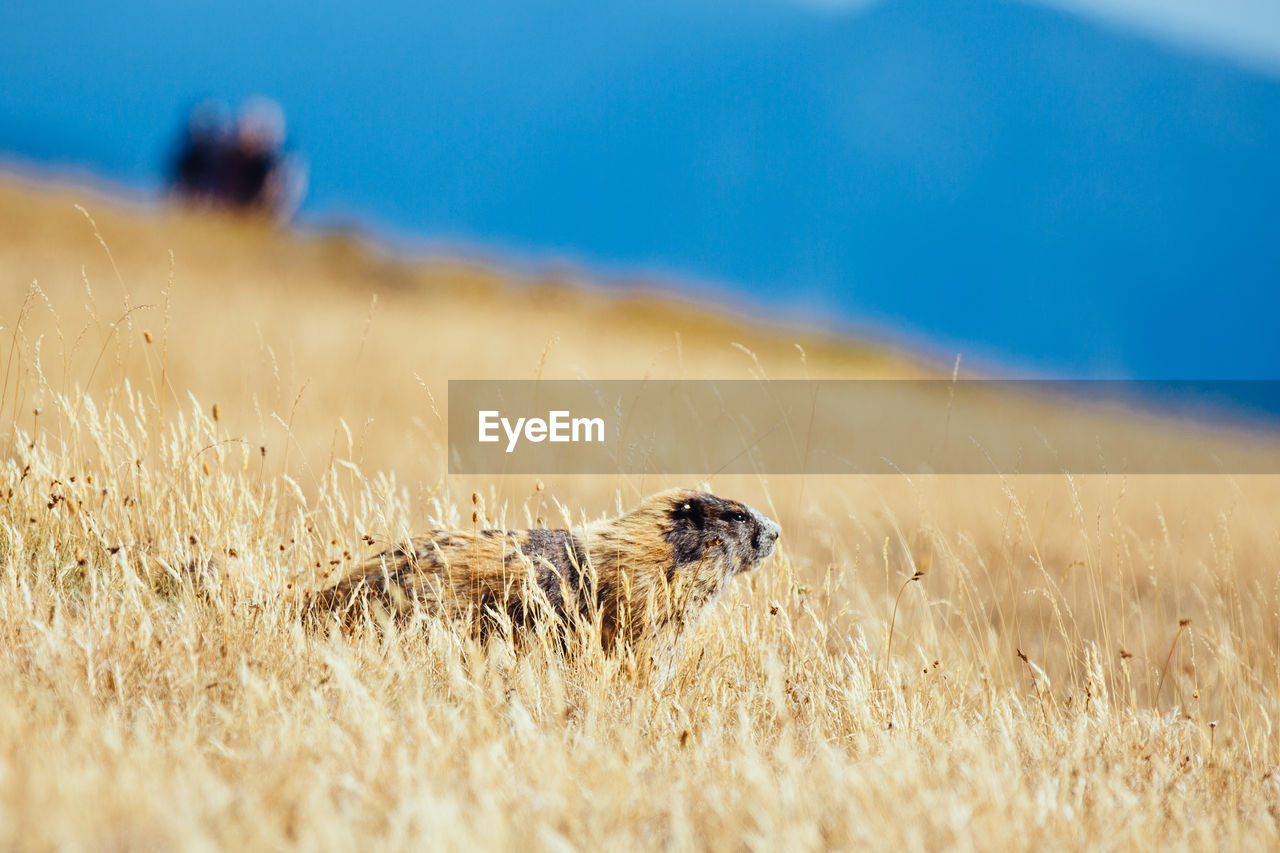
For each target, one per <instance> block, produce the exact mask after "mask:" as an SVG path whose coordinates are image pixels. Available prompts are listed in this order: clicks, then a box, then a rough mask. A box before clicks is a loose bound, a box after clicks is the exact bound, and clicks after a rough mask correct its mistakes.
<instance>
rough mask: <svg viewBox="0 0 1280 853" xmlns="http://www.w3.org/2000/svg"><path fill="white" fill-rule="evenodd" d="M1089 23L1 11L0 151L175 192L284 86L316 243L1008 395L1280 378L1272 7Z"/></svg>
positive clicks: (870, 10)
mask: <svg viewBox="0 0 1280 853" xmlns="http://www.w3.org/2000/svg"><path fill="white" fill-rule="evenodd" d="M1092 2H1093V0H1060V5H1055V6H1048V5H1042V4H1032V3H1019V2H1001V1H1000V0H949V2H947V3H943V4H938V3H931V2H925V0H881V2H877V3H872V4H869V5H868V4H860V5H859V6H858V7H857V8H831V7H825V8H815V7H814V6H812V5H808V4H802V3H792V2H782V1H781V0H754V1H753V2H751V1H749V2H744V3H739V4H734V5H732V6H730V5H728V4H724V3H721V2H718V0H690V1H689V2H683V3H676V2H669V1H668V0H664V1H663V2H654V3H650V4H643V5H641V4H634V3H627V2H621V1H620V0H593V2H585V0H573V2H557V3H552V2H547V0H527V2H524V3H520V4H509V3H499V2H494V0H480V2H477V3H472V4H466V5H448V6H439V7H434V6H423V5H422V4H407V3H380V4H379V3H374V4H367V5H366V6H363V7H361V8H360V9H359V11H358V12H357V11H353V10H352V8H351V7H350V6H349V5H348V4H339V3H336V2H331V0H330V1H329V2H326V0H320V2H313V3H305V4H304V3H301V2H284V3H278V4H270V5H264V4H256V3H249V2H245V0H229V2H225V3H221V4H218V5H217V6H216V7H211V8H209V9H205V10H200V9H197V8H195V7H189V6H186V5H185V4H183V5H174V4H161V3H156V2H144V1H143V0H122V2H120V3H116V4H112V6H111V8H110V9H107V8H105V7H103V6H102V5H101V4H91V3H71V4H63V5H62V6H60V7H57V8H54V7H52V6H45V5H37V4H33V3H25V2H24V3H17V4H8V5H5V6H3V7H2V8H0V45H2V48H3V56H4V57H5V59H4V61H3V62H4V64H3V66H0V152H9V154H10V156H12V157H16V158H18V159H20V160H21V161H23V162H26V163H35V164H38V165H39V166H40V167H41V168H43V169H46V170H53V171H59V170H63V171H65V170H75V171H77V172H78V173H81V174H88V175H91V176H94V177H95V178H97V179H106V180H110V181H114V182H119V183H122V184H125V185H128V186H131V187H135V188H137V191H139V192H154V191H155V190H156V189H157V188H158V187H159V186H160V183H161V181H162V178H163V172H164V163H165V158H166V156H167V154H168V147H169V145H170V143H171V141H172V137H173V135H174V133H175V132H176V129H177V127H178V124H179V122H180V120H181V118H182V113H183V110H184V109H186V108H187V106H189V105H190V104H191V103H192V102H193V101H194V99H196V98H198V97H201V96H205V95H215V96H219V97H223V98H226V99H228V100H230V101H233V102H235V101H238V100H240V99H243V98H245V97H248V96H250V95H253V94H257V93H265V94H269V95H271V96H273V97H276V98H277V99H279V100H280V101H281V103H282V104H283V105H284V106H285V108H286V110H287V111H288V114H289V118H290V123H291V130H292V134H291V135H292V139H293V142H294V144H295V145H296V147H297V149H298V150H299V151H300V152H302V153H303V154H305V156H306V157H307V159H308V160H309V162H310V164H311V174H312V184H311V192H310V195H309V197H308V200H307V204H306V207H305V208H304V210H303V216H302V220H303V222H304V224H307V225H308V226H310V227H321V226H332V225H334V224H335V223H344V222H345V223H355V224H358V225H360V226H362V227H366V228H369V229H371V230H373V231H375V232H377V233H381V234H383V235H386V236H388V237H391V236H395V237H397V238H401V239H409V240H411V241H414V242H420V243H422V244H426V245H445V246H452V247H457V246H461V247H467V248H468V250H472V251H478V252H484V253H493V254H497V255H500V256H502V257H504V258H519V259H523V260H524V261H526V262H529V263H534V264H537V263H561V262H562V261H566V260H567V261H569V262H571V263H573V264H576V265H579V266H582V267H585V268H587V269H589V270H593V271H599V272H601V273H602V274H604V275H605V277H607V278H611V279H620V280H629V279H635V278H644V279H646V280H653V281H658V282H661V283H663V284H664V285H665V286H667V287H669V288H672V289H675V290H680V291H691V290H692V291H696V292H699V293H703V294H712V295H715V296H716V297H717V298H721V299H726V300H729V301H731V302H733V303H734V305H735V307H736V308H737V309H738V310H741V311H744V312H747V313H752V312H756V313H761V314H768V315H769V316H789V317H794V318H799V319H802V320H805V321H808V322H818V323H822V324H825V325H829V326H831V327H833V328H838V329H852V330H858V331H864V332H870V333H872V334H874V335H876V336H879V337H883V338H887V339H890V340H897V341H905V342H908V343H909V344H910V345H912V346H920V347H923V348H925V349H926V350H927V351H928V352H930V353H932V354H934V355H935V356H937V357H938V358H939V360H940V361H944V362H948V363H949V362H950V361H951V360H952V359H954V357H955V355H956V354H957V353H959V354H963V355H964V357H965V359H966V362H967V363H985V364H988V365H994V366H997V367H999V368H1000V369H1001V371H1002V372H1004V373H1006V374H1012V375H1027V374H1036V375H1049V376H1071V377H1079V376H1102V377H1115V378H1130V377H1133V378H1183V379H1191V378H1277V374H1280V343H1278V342H1277V337H1278V336H1276V335H1275V333H1274V328H1273V326H1274V323H1273V318H1274V317H1275V316H1276V314H1277V311H1278V310H1280V294H1277V287H1276V284H1277V282H1280V248H1277V246H1280V221H1278V219H1277V204H1276V198H1277V197H1278V196H1280V162H1278V160H1280V158H1277V157H1276V156H1275V154H1276V152H1277V151H1278V150H1280V74H1275V73H1272V72H1271V71H1270V70H1268V69H1272V68H1280V64H1276V63H1274V62H1273V60H1274V57H1275V55H1276V53H1275V39H1274V36H1275V35H1276V31H1277V27H1276V26H1274V24H1275V18H1276V13H1275V12H1273V11H1272V10H1271V9H1269V8H1265V7H1262V6H1257V7H1256V8H1250V7H1251V4H1254V3H1255V2H1256V0H1227V4H1226V5H1223V4H1219V5H1218V6H1215V7H1212V8H1216V9H1219V10H1221V9H1226V10H1227V13H1224V14H1220V15H1219V17H1218V18H1217V19H1215V20H1217V23H1209V24H1206V23H1204V16H1205V15H1206V12H1205V10H1206V9H1210V8H1211V7H1209V6H1208V4H1202V3H1188V2H1186V0H1180V2H1179V0H1170V2H1169V3H1166V4H1159V6H1158V7H1157V6H1156V5H1155V4H1148V3H1147V0H1123V2H1122V4H1121V5H1122V6H1123V9H1124V10H1125V11H1119V12H1118V11H1115V9H1117V8H1120V6H1115V7H1112V6H1110V5H1109V6H1108V7H1107V8H1109V9H1112V11H1108V12H1106V13H1105V14H1103V13H1100V12H1098V11H1097V8H1098V7H1096V6H1095V7H1091V8H1087V9H1085V12H1084V13H1082V14H1076V13H1074V12H1065V11H1063V9H1062V8H1061V4H1070V5H1071V7H1072V8H1073V9H1076V8H1084V4H1089V3H1092ZM1231 4H1234V6H1233V5H1231ZM1153 9H1157V10H1163V12H1164V13H1165V14H1164V15H1163V16H1161V15H1159V14H1153V13H1152V10H1153ZM1233 9H1234V10H1235V11H1232V10H1233ZM1241 16H1244V18H1246V19H1247V20H1249V21H1251V22H1252V25H1251V26H1242V25H1241V24H1240V20H1241ZM1268 51H1271V52H1270V53H1269V52H1268ZM179 260H180V259H179Z"/></svg>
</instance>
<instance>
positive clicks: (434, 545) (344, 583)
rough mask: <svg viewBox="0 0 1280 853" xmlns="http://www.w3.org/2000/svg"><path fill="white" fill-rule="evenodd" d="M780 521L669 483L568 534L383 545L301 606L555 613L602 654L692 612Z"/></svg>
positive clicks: (315, 609) (454, 613)
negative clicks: (584, 631)
mask: <svg viewBox="0 0 1280 853" xmlns="http://www.w3.org/2000/svg"><path fill="white" fill-rule="evenodd" d="M780 533H781V528H779V527H778V525H777V523H776V522H774V521H773V520H772V519H769V518H766V517H765V516H764V515H762V514H760V513H759V512H756V511H755V510H754V509H752V508H751V507H749V506H747V505H746V504H744V503H740V502H738V501H734V500H728V499H725V498H721V497H717V496H715V495H712V494H708V493H705V492H695V491H689V490H686V489H674V490H671V491H667V492H661V493H659V494H656V495H653V496H652V497H650V498H648V499H646V500H645V501H644V502H642V503H641V504H640V506H639V507H638V508H636V509H635V510H633V511H632V512H629V513H627V514H626V515H622V516H620V517H618V518H613V519H609V520H606V521H597V522H594V523H591V524H587V525H585V526H584V527H582V528H580V529H578V530H574V531H570V530H543V529H536V530H517V531H503V530H478V531H457V530H452V531H449V530H442V531H432V532H430V533H428V534H426V535H425V536H422V537H420V538H416V539H414V540H412V541H411V542H409V543H408V544H406V545H404V546H401V547H397V548H392V549H390V550H387V551H384V552H383V553H381V554H379V555H377V556H376V557H373V558H371V559H369V560H368V561H366V562H364V563H363V564H361V565H360V566H358V567H356V568H355V569H354V570H353V571H352V572H351V573H350V574H348V575H347V576H346V577H344V578H343V579H342V580H340V581H339V582H338V583H337V584H336V585H334V586H332V587H330V588H328V589H325V590H322V591H320V592H318V593H316V594H315V595H314V596H312V597H311V599H310V600H309V601H308V602H307V605H306V607H307V610H308V612H309V613H311V614H312V615H314V616H320V617H322V618H333V617H335V616H336V617H337V618H338V619H340V620H341V621H343V622H344V623H350V621H351V620H352V618H353V617H357V616H358V615H359V614H360V613H361V612H362V611H363V610H364V609H365V608H366V607H370V606H372V607H374V608H375V609H376V608H377V607H379V606H380V607H382V608H385V609H386V611H387V612H388V613H389V614H390V615H391V616H393V617H400V618H403V617H406V616H409V615H411V614H413V613H414V612H425V613H440V614H443V615H445V616H447V617H448V618H450V619H452V620H455V621H461V622H466V623H469V624H470V626H471V627H472V629H473V630H475V631H476V632H477V633H478V634H479V635H481V636H483V635H484V634H486V633H488V632H490V631H492V630H493V629H494V628H495V627H496V626H497V625H499V624H501V623H502V622H503V621H505V620H503V616H504V615H505V616H506V617H509V618H510V620H511V623H512V624H513V625H514V626H516V627H517V628H521V627H525V626H528V625H529V624H531V622H532V621H533V620H535V619H537V618H539V616H540V615H541V616H543V617H545V616H546V615H548V612H549V615H551V616H552V617H553V618H554V619H555V620H556V621H557V622H558V623H559V624H560V625H562V626H564V627H566V628H568V629H570V630H572V629H573V628H574V627H576V626H581V625H582V624H583V623H584V622H585V623H586V624H595V625H598V627H599V635H600V639H601V640H602V641H603V643H604V644H605V648H606V650H611V649H613V648H614V647H615V645H616V644H617V643H618V642H619V641H623V642H626V643H630V644H636V643H639V642H642V641H644V640H647V639H654V638H656V637H657V636H658V635H660V634H662V633H663V632H674V633H676V634H678V633H679V631H680V629H681V628H683V627H685V626H686V625H688V624H689V623H691V622H692V621H694V620H696V619H697V617H698V616H699V615H700V613H701V612H702V611H703V610H704V609H705V608H706V607H707V605H708V604H710V603H711V602H712V601H714V600H715V599H716V597H717V596H718V595H719V594H720V593H721V592H722V591H723V590H724V588H725V587H726V586H727V585H728V583H729V581H730V580H731V579H732V578H733V577H734V576H735V575H739V574H743V573H745V572H749V571H751V570H752V569H754V568H756V567H757V566H759V565H760V564H761V563H762V562H763V561H764V560H765V559H766V558H768V557H769V555H770V554H772V553H773V548H774V543H775V542H776V541H777V539H778V536H779V534H780Z"/></svg>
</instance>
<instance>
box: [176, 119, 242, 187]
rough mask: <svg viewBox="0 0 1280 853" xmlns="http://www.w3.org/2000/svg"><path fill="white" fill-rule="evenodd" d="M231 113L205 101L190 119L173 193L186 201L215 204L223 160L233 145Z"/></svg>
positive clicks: (177, 160)
mask: <svg viewBox="0 0 1280 853" xmlns="http://www.w3.org/2000/svg"><path fill="white" fill-rule="evenodd" d="M231 129H232V128H231V110H229V109H228V108H227V105H226V104H224V103H222V102H221V101H213V100H209V101H203V102H201V103H199V104H197V105H196V108H195V109H193V110H192V111H191V115H190V116H188V117H187V124H186V127H185V129H184V131H183V136H182V141H181V142H180V143H179V146H178V156H177V158H175V160H174V163H173V190H174V192H176V193H177V194H178V195H180V196H182V197H183V198H184V199H187V200H188V201H193V202H202V203H205V204H212V203H213V202H214V196H215V188H216V187H217V185H218V172H219V170H220V169H221V159H222V157H223V154H224V152H225V151H226V150H227V148H228V146H229V145H230V142H231Z"/></svg>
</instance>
